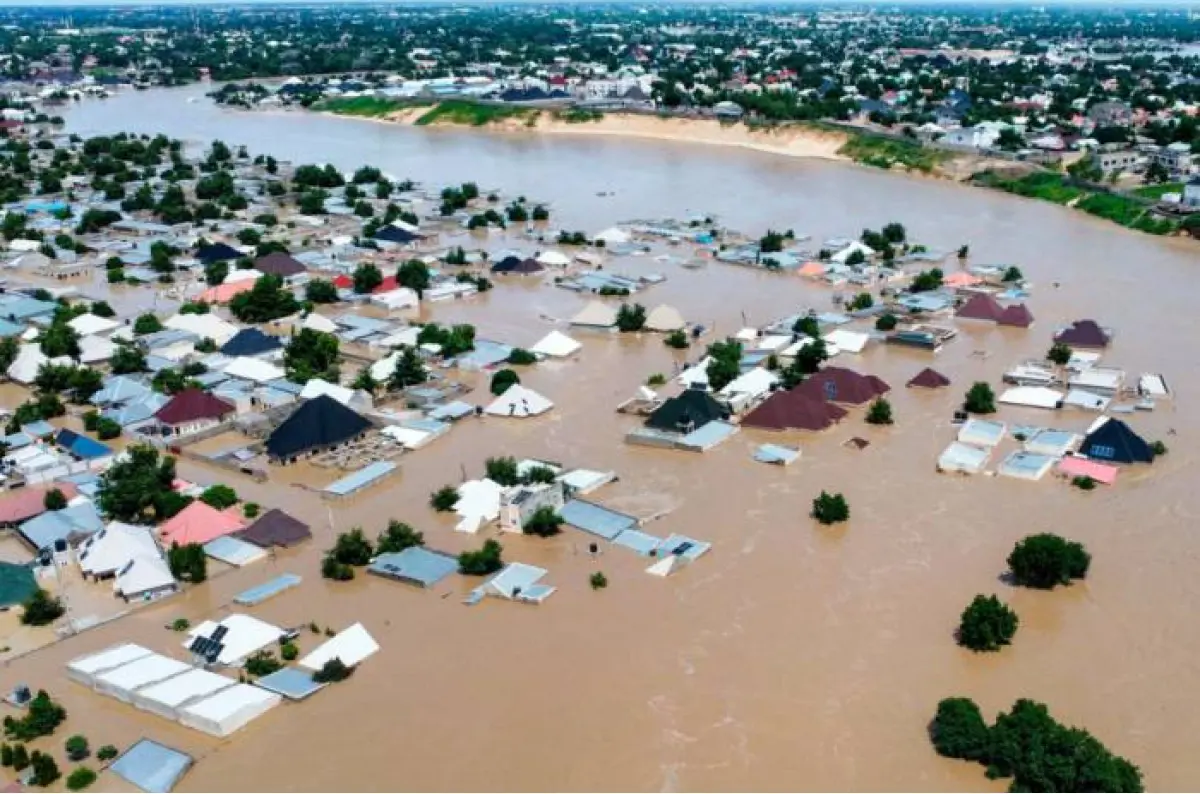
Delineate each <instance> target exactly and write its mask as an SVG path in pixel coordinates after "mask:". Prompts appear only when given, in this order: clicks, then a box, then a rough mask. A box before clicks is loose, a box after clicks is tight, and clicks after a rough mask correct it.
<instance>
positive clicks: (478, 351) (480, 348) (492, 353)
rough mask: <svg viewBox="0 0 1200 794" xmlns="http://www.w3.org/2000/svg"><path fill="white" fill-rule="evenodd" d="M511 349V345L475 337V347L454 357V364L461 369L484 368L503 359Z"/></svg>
mask: <svg viewBox="0 0 1200 794" xmlns="http://www.w3.org/2000/svg"><path fill="white" fill-rule="evenodd" d="M512 351H513V348H512V345H506V344H504V343H502V342H493V341H491V340H489V339H476V340H475V349H474V350H472V351H470V352H467V353H464V354H462V355H461V356H459V357H458V358H457V359H455V364H457V365H458V366H459V367H461V368H463V369H484V368H486V367H491V366H494V365H496V364H500V363H501V362H503V361H505V360H506V359H507V358H508V354H509V353H511V352H512Z"/></svg>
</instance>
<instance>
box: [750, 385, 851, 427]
mask: <svg viewBox="0 0 1200 794" xmlns="http://www.w3.org/2000/svg"><path fill="white" fill-rule="evenodd" d="M845 415H846V409H845V408H842V407H841V406H839V405H835V404H834V403H831V402H827V401H825V400H819V399H816V398H813V397H809V396H807V395H805V394H802V393H800V392H799V391H797V390H795V389H793V390H792V391H777V392H775V393H774V394H772V395H771V396H770V397H768V398H767V400H766V402H764V403H763V404H762V405H760V406H758V407H757V408H755V409H754V410H753V411H751V412H750V413H749V414H747V415H746V417H745V418H744V419H743V420H742V425H743V426H745V427H757V428H761V429H763V430H814V431H815V430H824V429H825V428H827V427H830V426H832V425H834V424H836V423H837V422H838V421H840V420H841V419H842V417H844V416H845Z"/></svg>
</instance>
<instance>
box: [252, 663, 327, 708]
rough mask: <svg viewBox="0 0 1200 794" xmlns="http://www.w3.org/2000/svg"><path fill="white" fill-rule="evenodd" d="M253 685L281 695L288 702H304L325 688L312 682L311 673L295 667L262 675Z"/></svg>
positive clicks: (323, 685)
mask: <svg viewBox="0 0 1200 794" xmlns="http://www.w3.org/2000/svg"><path fill="white" fill-rule="evenodd" d="M254 685H255V686H258V687H262V688H263V689H265V690H267V691H268V692H274V693H275V694H277V695H283V696H284V697H285V698H287V699H288V700H304V698H306V697H308V696H309V695H311V694H313V693H314V692H317V691H319V690H321V689H323V688H324V687H325V686H326V685H325V684H318V683H317V682H316V681H313V679H312V673H309V672H306V671H304V670H300V669H298V668H296V667H285V668H283V669H282V670H276V671H275V672H273V673H271V674H270V675H264V676H263V677H262V678H259V679H258V680H257V681H255V682H254Z"/></svg>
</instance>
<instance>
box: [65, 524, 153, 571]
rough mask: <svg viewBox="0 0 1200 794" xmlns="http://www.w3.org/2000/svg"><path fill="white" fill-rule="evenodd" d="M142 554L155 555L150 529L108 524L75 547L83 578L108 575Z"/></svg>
mask: <svg viewBox="0 0 1200 794" xmlns="http://www.w3.org/2000/svg"><path fill="white" fill-rule="evenodd" d="M143 554H147V555H153V556H158V555H159V549H158V541H156V540H155V539H154V529H153V528H152V527H140V526H135V525H133V524H125V523H122V522H120V521H112V522H110V523H109V525H108V526H106V527H105V528H104V529H102V530H100V531H99V532H97V533H95V534H94V535H92V536H91V537H89V538H88V539H87V540H85V541H84V542H83V544H82V545H81V546H80V547H79V568H80V570H82V571H83V572H84V573H86V574H110V573H113V572H115V571H119V570H121V568H123V567H125V564H126V563H127V562H129V561H130V560H131V559H133V558H134V557H137V556H139V555H143Z"/></svg>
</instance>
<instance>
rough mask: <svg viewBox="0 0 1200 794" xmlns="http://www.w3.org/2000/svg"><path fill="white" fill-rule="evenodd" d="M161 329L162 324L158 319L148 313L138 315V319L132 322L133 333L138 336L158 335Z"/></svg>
mask: <svg viewBox="0 0 1200 794" xmlns="http://www.w3.org/2000/svg"><path fill="white" fill-rule="evenodd" d="M162 329H163V325H162V322H161V321H160V320H159V319H158V317H156V316H155V315H154V314H151V313H150V312H147V313H146V314H142V315H139V316H138V318H137V319H136V320H134V321H133V332H134V333H135V334H137V335H138V336H143V335H145V334H154V333H158V332H159V331H161V330H162Z"/></svg>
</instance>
